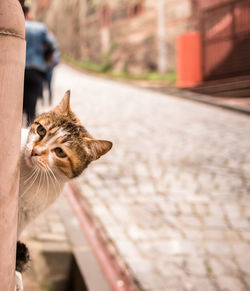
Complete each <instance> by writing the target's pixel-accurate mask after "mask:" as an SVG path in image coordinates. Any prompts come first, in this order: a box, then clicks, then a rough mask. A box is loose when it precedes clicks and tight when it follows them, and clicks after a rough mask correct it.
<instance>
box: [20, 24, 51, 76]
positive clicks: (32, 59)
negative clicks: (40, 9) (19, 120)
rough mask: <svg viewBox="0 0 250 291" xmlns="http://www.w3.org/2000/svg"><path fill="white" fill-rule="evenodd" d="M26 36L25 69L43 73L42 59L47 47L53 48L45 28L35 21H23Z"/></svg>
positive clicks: (44, 63)
mask: <svg viewBox="0 0 250 291" xmlns="http://www.w3.org/2000/svg"><path fill="white" fill-rule="evenodd" d="M25 34H26V65H25V68H26V69H37V70H39V71H41V72H45V71H46V69H47V66H46V60H45V58H44V53H45V50H46V48H47V47H48V46H54V43H53V40H52V38H51V37H50V36H49V33H48V30H47V28H46V26H45V25H44V24H43V23H41V22H37V21H33V20H26V21H25Z"/></svg>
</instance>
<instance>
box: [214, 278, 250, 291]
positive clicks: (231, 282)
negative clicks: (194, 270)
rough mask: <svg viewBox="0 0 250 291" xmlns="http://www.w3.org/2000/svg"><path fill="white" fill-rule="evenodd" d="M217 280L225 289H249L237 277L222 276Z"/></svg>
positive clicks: (228, 290) (239, 290) (222, 288)
mask: <svg viewBox="0 0 250 291" xmlns="http://www.w3.org/2000/svg"><path fill="white" fill-rule="evenodd" d="M217 282H218V285H219V287H220V288H221V290H223V291H224V290H225V291H236V290H237V291H247V289H246V288H245V286H244V285H243V284H242V282H241V281H240V280H239V279H238V278H237V277H231V276H230V277H229V276H222V277H219V278H218V281H217Z"/></svg>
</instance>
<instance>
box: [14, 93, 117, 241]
mask: <svg viewBox="0 0 250 291" xmlns="http://www.w3.org/2000/svg"><path fill="white" fill-rule="evenodd" d="M69 101H70V92H69V91H67V92H66V93H65V95H64V97H63V99H62V101H61V102H60V104H59V105H58V106H56V107H55V108H54V109H53V110H52V111H50V112H49V113H45V114H42V115H40V116H38V117H37V118H36V119H35V120H34V122H33V123H32V124H31V126H30V128H29V129H28V130H23V132H22V148H21V171H20V190H19V214H18V237H19V235H20V233H21V232H22V230H23V229H24V227H25V226H26V225H27V224H28V223H30V222H31V221H33V220H34V219H35V217H36V216H38V215H39V214H40V213H41V212H42V211H43V210H45V209H46V208H47V207H48V206H49V205H50V204H52V203H53V202H54V201H55V200H56V198H57V197H58V196H59V195H60V192H61V191H62V188H63V186H64V184H65V182H67V181H69V180H70V179H72V178H75V177H77V176H79V175H80V174H81V173H82V171H83V170H84V169H85V168H86V167H87V166H88V164H89V163H90V162H91V161H94V160H96V159H98V158H99V157H100V156H101V155H103V154H105V153H107V152H108V151H109V150H110V149H111V147H112V143H111V142H109V141H105V140H96V139H94V138H93V137H92V136H91V135H90V134H89V133H88V132H87V131H86V129H85V128H84V126H83V125H82V124H81V122H80V120H79V119H78V118H77V117H76V115H75V114H74V113H73V112H72V111H71V109H70V102H69ZM58 148H59V149H58Z"/></svg>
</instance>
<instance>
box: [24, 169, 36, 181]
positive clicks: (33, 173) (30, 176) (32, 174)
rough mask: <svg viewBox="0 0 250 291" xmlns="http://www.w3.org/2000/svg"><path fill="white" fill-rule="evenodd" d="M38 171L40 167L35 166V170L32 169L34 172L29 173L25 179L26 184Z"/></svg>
mask: <svg viewBox="0 0 250 291" xmlns="http://www.w3.org/2000/svg"><path fill="white" fill-rule="evenodd" d="M37 171H38V169H37V168H35V169H34V170H33V171H32V173H31V175H28V174H27V176H29V177H28V178H27V179H26V180H25V181H24V184H26V183H27V182H28V181H29V180H30V179H31V178H32V177H34V175H35V174H36V172H37Z"/></svg>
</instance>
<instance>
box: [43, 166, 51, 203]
mask: <svg viewBox="0 0 250 291" xmlns="http://www.w3.org/2000/svg"><path fill="white" fill-rule="evenodd" d="M44 173H45V177H46V182H47V185H46V200H45V204H44V206H46V205H47V203H48V198H49V186H50V184H49V178H48V171H47V168H46V170H45V172H44Z"/></svg>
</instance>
